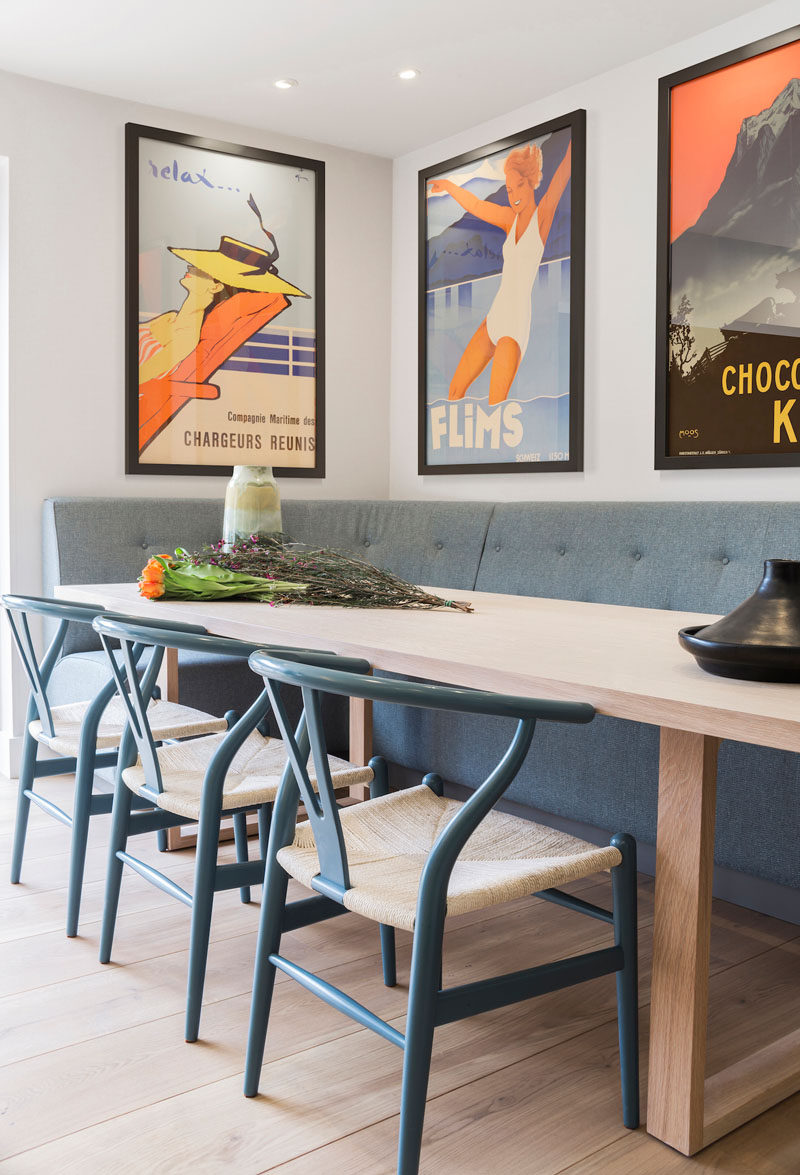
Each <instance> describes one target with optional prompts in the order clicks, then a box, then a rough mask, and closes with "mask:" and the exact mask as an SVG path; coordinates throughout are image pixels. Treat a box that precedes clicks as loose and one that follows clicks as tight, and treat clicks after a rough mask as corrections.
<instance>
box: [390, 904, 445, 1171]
mask: <svg viewBox="0 0 800 1175" xmlns="http://www.w3.org/2000/svg"><path fill="white" fill-rule="evenodd" d="M443 933H444V912H443V911H441V912H433V913H432V912H431V911H430V910H428V909H425V908H424V906H422V904H421V908H419V910H418V917H417V928H416V930H415V933H414V950H413V954H412V957H411V977H410V979H409V985H408V1016H407V1018H406V1045H405V1054H404V1057H403V1089H402V1093H401V1101H400V1139H399V1145H398V1151H397V1175H417V1172H418V1171H419V1160H420V1151H421V1148H422V1127H423V1124H424V1121H425V1099H426V1097H427V1094H428V1077H429V1074H430V1067H431V1053H432V1051H433V1030H434V1027H435V1012H436V995H437V991H438V988H439V976H440V974H441V968H442V936H443Z"/></svg>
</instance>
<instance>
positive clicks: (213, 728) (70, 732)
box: [28, 698, 226, 755]
mask: <svg viewBox="0 0 800 1175" xmlns="http://www.w3.org/2000/svg"><path fill="white" fill-rule="evenodd" d="M90 705H91V703H90V702H71V703H69V705H66V706H54V707H53V709H52V710H51V714H52V718H53V730H54V731H55V735H54V736H53V737H52V738H51V737H50V736H49V735H46V734H45V733H44V731H43V730H42V724H41V722H40V721H39V720H38V718H37V719H36V720H35V721H33V722H31V723H30V724H29V727H28V729H29V730H30V732H31V734H32V735H33V737H34V738H35V739H36V741H37V742H40V743H42V744H43V745H44V746H46V747H49V748H50V750H51V751H56V752H57V753H58V754H59V755H77V753H78V744H79V741H80V733H81V725H82V723H83V719H84V716H85V714H86V711H87V710H88V708H89V706H90ZM147 717H148V720H149V722H150V728H151V730H152V732H153V738H154V739H155V740H156V741H157V742H161V741H162V740H163V739H169V738H190V737H193V736H196V735H201V734H214V733H216V732H217V731H224V730H225V728H226V722H225V719H224V718H215V717H214V715H213V714H206V713H204V711H203V710H194V709H192V708H191V706H181V705H179V704H178V703H177V702H165V701H156V702H152V703H151V705H150V707H149V708H148V711H147ZM127 723H128V714H127V711H126V709H125V705H124V703H123V702H122V700H121V699H120V698H112V699H111V701H110V702H109V703H108V705H107V706H106V708H105V710H104V712H103V716H102V718H101V720H100V725H99V727H98V729H97V748H98V750H105V749H108V748H111V747H118V746H119V743H120V739H121V738H122V735H123V733H124V731H125V727H126V726H127Z"/></svg>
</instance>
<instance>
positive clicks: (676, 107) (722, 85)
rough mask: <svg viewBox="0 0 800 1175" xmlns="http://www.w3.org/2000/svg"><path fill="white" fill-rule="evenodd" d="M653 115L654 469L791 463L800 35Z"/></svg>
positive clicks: (729, 66) (716, 74) (798, 298)
mask: <svg viewBox="0 0 800 1175" xmlns="http://www.w3.org/2000/svg"><path fill="white" fill-rule="evenodd" d="M779 42H783V43H779ZM661 104H662V105H661V136H662V137H661V143H660V149H661V153H662V154H661V171H660V193H659V198H660V209H661V216H660V220H661V223H660V229H661V241H660V249H661V251H662V258H661V262H662V266H663V265H664V263H665V262H666V265H665V269H664V268H662V277H663V276H666V283H667V290H666V297H664V291H663V290H662V292H661V296H662V302H661V305H660V308H659V360H658V362H659V370H658V372H657V382H658V386H659V426H660V429H661V434H662V435H661V445H660V450H661V451H660V453H659V446H657V453H656V464H657V466H659V467H661V468H668V467H670V466H671V465H680V466H694V467H702V466H706V465H708V466H730V465H767V464H782V465H786V464H795V463H800V29H794V30H790V31H789V32H787V33H784V34H780V35H779V36H778V37H777V38H771V39H770V40H769V41H768V42H759V43H758V44H756V45H751V46H747V47H746V49H742V50H740V51H738V52H737V53H735V54H729V55H727V56H726V58H721V59H716V60H715V61H713V62H705V63H703V64H702V65H699V66H696V67H693V69H691V70H684V71H682V72H681V73H680V74H675V75H672V77H670V78H663V79H662V80H661ZM665 270H666V273H665ZM659 456H660V457H661V458H662V460H661V461H659Z"/></svg>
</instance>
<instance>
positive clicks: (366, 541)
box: [364, 539, 369, 547]
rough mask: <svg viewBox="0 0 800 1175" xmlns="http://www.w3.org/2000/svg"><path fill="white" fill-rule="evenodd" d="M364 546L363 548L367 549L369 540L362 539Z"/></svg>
mask: <svg viewBox="0 0 800 1175" xmlns="http://www.w3.org/2000/svg"><path fill="white" fill-rule="evenodd" d="M364 546H365V547H368V546H369V539H364Z"/></svg>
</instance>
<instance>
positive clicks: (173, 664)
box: [158, 649, 179, 702]
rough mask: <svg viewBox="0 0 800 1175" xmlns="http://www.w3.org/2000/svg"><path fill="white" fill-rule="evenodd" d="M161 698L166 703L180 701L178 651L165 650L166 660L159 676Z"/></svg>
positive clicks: (162, 664) (162, 663)
mask: <svg viewBox="0 0 800 1175" xmlns="http://www.w3.org/2000/svg"><path fill="white" fill-rule="evenodd" d="M158 684H159V687H160V689H161V697H162V698H163V699H164V701H165V702H177V701H178V690H179V686H178V650H177V649H165V650H164V660H163V661H162V662H161V669H160V671H159V674H158Z"/></svg>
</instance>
